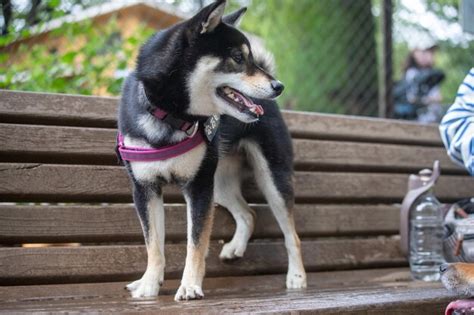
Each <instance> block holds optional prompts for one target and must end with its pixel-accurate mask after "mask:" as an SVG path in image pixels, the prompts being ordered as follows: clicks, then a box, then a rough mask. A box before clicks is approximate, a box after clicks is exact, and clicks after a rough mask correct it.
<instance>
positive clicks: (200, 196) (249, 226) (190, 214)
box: [118, 0, 306, 301]
mask: <svg viewBox="0 0 474 315" xmlns="http://www.w3.org/2000/svg"><path fill="white" fill-rule="evenodd" d="M225 5H226V1H225V0H219V1H216V2H214V3H212V4H210V5H209V6H207V7H205V8H204V9H202V10H201V11H200V12H199V13H197V14H196V15H195V16H194V17H192V18H191V19H189V20H187V21H184V22H182V23H180V24H177V25H175V26H172V27H171V28H168V29H165V30H163V31H160V32H158V33H157V34H155V35H154V36H152V37H151V38H150V39H149V40H148V42H147V43H145V44H144V45H143V47H141V50H140V53H139V55H138V58H137V66H136V69H135V71H134V72H133V73H132V74H131V75H130V76H129V77H128V78H127V79H126V81H125V83H124V86H123V91H122V98H121V102H120V108H119V142H118V149H119V153H120V154H121V157H122V159H123V160H124V164H125V166H126V169H127V171H128V174H129V177H130V179H131V182H132V184H133V199H134V203H135V207H136V210H137V213H138V216H139V218H140V222H141V225H142V228H143V233H144V236H145V244H146V248H147V254H148V263H147V268H146V271H145V273H144V275H143V277H142V278H141V279H139V280H137V281H135V282H133V283H130V284H129V285H128V286H127V288H128V289H129V290H130V291H131V294H132V296H133V297H150V296H156V295H158V293H159V288H160V285H161V284H162V282H163V276H164V268H165V256H164V244H165V235H164V233H165V228H164V209H163V187H164V185H166V184H177V185H179V186H180V187H181V188H182V192H183V195H184V198H185V200H186V203H187V221H188V229H187V234H188V241H187V256H186V262H185V268H184V272H183V276H182V281H181V285H180V287H179V289H178V291H177V293H176V296H175V300H177V301H180V300H190V299H199V298H202V297H203V291H202V281H203V278H204V274H205V257H206V255H207V251H208V247H209V239H210V234H211V226H212V219H213V211H214V210H213V208H214V207H213V205H214V202H215V203H218V204H220V205H222V206H224V207H226V208H227V209H228V210H229V211H230V212H231V213H232V215H233V217H234V219H235V221H236V231H235V235H234V237H233V238H232V240H231V241H230V242H229V243H227V244H225V245H224V247H223V249H222V252H221V254H220V257H221V259H234V258H237V257H242V256H243V255H244V252H245V249H246V247H247V242H248V240H249V238H250V236H251V234H252V231H253V228H254V211H253V210H252V209H251V208H250V207H249V206H248V204H247V202H246V201H245V199H244V197H243V196H242V192H241V183H242V180H243V175H242V174H244V173H245V172H243V170H245V169H248V170H250V172H251V174H253V175H254V178H255V181H256V183H257V186H258V187H259V189H260V190H261V191H262V193H263V195H264V196H265V198H266V200H267V201H268V204H269V205H270V208H271V209H272V211H273V213H274V215H275V217H276V219H277V221H278V223H279V225H280V227H281V229H282V231H283V233H284V236H285V246H286V248H287V251H288V257H289V265H288V274H287V281H286V284H287V287H288V288H304V287H306V274H305V270H304V267H303V262H302V256H301V249H300V241H299V238H298V235H297V234H296V231H295V226H294V221H293V216H292V207H293V200H294V196H293V183H292V176H293V161H292V160H293V152H292V144H291V138H290V135H289V132H288V129H287V127H286V125H285V123H284V121H283V118H282V116H281V113H280V111H279V109H278V106H277V104H276V102H275V101H274V99H275V98H276V97H278V96H279V95H280V94H281V93H282V91H283V88H284V87H283V84H282V83H281V82H279V81H277V80H276V79H275V78H274V76H273V74H272V73H271V72H272V58H271V55H269V54H268V53H267V52H266V51H265V50H264V49H263V48H262V47H261V45H260V44H259V43H258V41H254V40H252V41H251V38H250V39H249V38H248V37H247V36H246V35H244V34H243V33H242V32H240V31H239V30H238V29H237V28H236V25H237V24H238V21H239V20H240V18H241V17H242V15H243V14H244V13H245V10H246V9H245V8H243V9H240V10H238V11H236V12H234V13H232V14H230V15H226V16H224V15H223V14H224V9H225ZM210 117H212V119H211V123H209V121H210ZM219 117H220V118H219ZM218 122H219V124H218ZM217 125H219V127H216V126H217ZM204 138H206V139H204ZM140 154H141V155H140ZM150 154H151V155H152V156H153V158H150ZM145 156H147V157H145ZM165 156H166V158H165ZM141 157H143V158H141Z"/></svg>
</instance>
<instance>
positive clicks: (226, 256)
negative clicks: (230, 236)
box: [219, 240, 247, 260]
mask: <svg viewBox="0 0 474 315" xmlns="http://www.w3.org/2000/svg"><path fill="white" fill-rule="evenodd" d="M246 249H247V243H244V242H234V241H233V240H232V241H231V242H229V243H226V244H224V246H223V247H222V250H221V253H220V254H219V258H220V259H221V260H234V259H238V258H242V257H244V253H245V250H246Z"/></svg>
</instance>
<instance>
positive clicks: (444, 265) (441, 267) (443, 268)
mask: <svg viewBox="0 0 474 315" xmlns="http://www.w3.org/2000/svg"><path fill="white" fill-rule="evenodd" d="M448 267H449V264H442V265H441V266H439V271H440V272H441V273H444V272H445V271H446V270H448Z"/></svg>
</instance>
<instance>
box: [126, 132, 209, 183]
mask: <svg viewBox="0 0 474 315" xmlns="http://www.w3.org/2000/svg"><path fill="white" fill-rule="evenodd" d="M124 144H125V146H130V147H140V148H151V146H150V145H149V144H147V143H146V142H144V141H142V140H139V139H135V138H131V137H128V136H125V138H124ZM205 154H206V144H205V143H201V144H200V145H198V146H197V147H195V148H194V149H192V150H191V151H189V152H186V153H185V154H182V155H180V156H177V157H174V158H171V159H167V160H164V161H156V162H130V166H131V168H132V172H133V176H134V177H135V178H136V179H137V180H139V181H145V182H153V181H155V180H156V178H157V176H160V177H163V178H164V179H165V180H167V181H171V179H172V178H179V179H188V178H192V177H194V175H196V172H197V171H198V169H199V166H200V165H201V162H202V159H203V158H204V155H205Z"/></svg>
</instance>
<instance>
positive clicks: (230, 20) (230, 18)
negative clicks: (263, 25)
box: [222, 7, 247, 27]
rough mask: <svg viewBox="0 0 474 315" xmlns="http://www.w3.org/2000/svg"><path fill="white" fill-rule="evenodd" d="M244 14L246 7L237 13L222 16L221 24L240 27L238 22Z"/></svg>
mask: <svg viewBox="0 0 474 315" xmlns="http://www.w3.org/2000/svg"><path fill="white" fill-rule="evenodd" d="M245 12H247V8H246V7H243V8H240V9H238V10H237V11H235V12H232V13H230V14H227V15H226V16H224V17H223V18H222V22H224V23H226V24H230V25H232V26H235V27H238V26H239V25H240V22H241V21H242V17H243V16H244V14H245Z"/></svg>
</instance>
